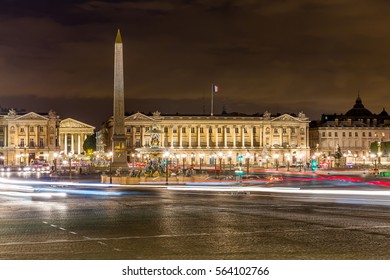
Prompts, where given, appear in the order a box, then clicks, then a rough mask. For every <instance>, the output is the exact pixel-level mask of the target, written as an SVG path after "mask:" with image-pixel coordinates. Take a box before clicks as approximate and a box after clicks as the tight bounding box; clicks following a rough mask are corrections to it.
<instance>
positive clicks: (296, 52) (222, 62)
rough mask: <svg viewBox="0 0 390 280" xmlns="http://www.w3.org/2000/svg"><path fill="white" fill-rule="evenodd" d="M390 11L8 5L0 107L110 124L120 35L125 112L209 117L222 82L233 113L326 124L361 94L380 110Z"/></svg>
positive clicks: (300, 0)
mask: <svg viewBox="0 0 390 280" xmlns="http://www.w3.org/2000/svg"><path fill="white" fill-rule="evenodd" d="M389 12H390V3H388V1H383V0H372V1H368V0H355V1H353V0H327V1H325V0H323V1H310V0H275V1H265V0H263V1H259V0H230V1H229V0H213V1H209V0H194V1H188V0H171V1H157V0H150V1H125V0H123V1H86V0H68V1H53V0H50V1H49V0H46V1H43V0H37V1H30V0H24V1H23V0H19V1H2V8H1V10H0V36H1V38H2V40H1V42H0V97H1V99H0V100H3V102H0V104H3V103H4V102H8V101H12V102H14V103H15V104H7V106H9V107H26V109H28V110H31V111H33V110H38V109H39V110H44V111H48V110H49V109H54V110H56V111H61V112H64V114H67V116H71V115H72V114H74V117H79V118H80V119H86V120H88V119H91V120H93V121H94V123H93V125H97V123H98V121H97V119H99V118H100V117H101V120H99V123H100V121H104V120H105V118H106V116H107V115H110V112H112V111H111V110H112V106H111V104H112V90H113V89H112V88H113V47H114V40H115V34H116V30H117V28H121V31H122V37H123V41H124V51H125V53H124V55H125V92H126V98H127V100H128V102H127V104H126V109H127V111H154V110H159V111H161V112H163V113H176V112H180V113H185V112H188V113H202V112H203V110H204V109H203V108H209V101H210V85H211V83H217V84H218V85H219V86H220V87H221V89H222V92H221V94H220V95H219V96H218V98H219V100H218V98H217V99H216V102H220V103H219V104H218V103H217V104H218V106H220V108H222V103H223V104H225V106H226V107H227V109H228V111H242V112H245V113H250V114H251V113H256V112H264V111H265V110H269V111H280V112H295V113H297V112H299V111H302V110H303V111H304V112H306V113H307V114H308V115H309V116H310V117H311V118H318V117H319V116H320V114H321V113H324V112H326V113H332V112H336V113H342V112H346V111H347V110H348V109H349V108H350V107H352V105H353V103H354V100H355V98H356V96H357V92H358V91H360V95H361V97H362V99H363V102H364V104H365V106H366V107H367V108H369V109H370V110H371V111H373V112H379V111H380V110H382V107H386V106H387V104H386V103H387V100H389V98H388V97H389V92H390V91H389V88H390V80H389V77H390V58H389V57H388V55H387V52H388V49H389V48H390V29H388V28H387V27H388V26H389V25H390V18H389V17H388V14H389ZM9 96H12V97H14V99H12V98H9ZM27 100H28V101H27ZM22 102H25V104H24V105H20V104H21V103H22ZM88 103H89V104H94V105H93V106H77V105H76V104H88ZM204 104H206V105H204ZM66 106H69V107H66ZM57 108H59V109H57ZM208 110H209V109H208ZM102 112H105V113H103V114H101V113H102ZM216 112H218V110H216ZM90 116H94V117H92V118H91V117H90Z"/></svg>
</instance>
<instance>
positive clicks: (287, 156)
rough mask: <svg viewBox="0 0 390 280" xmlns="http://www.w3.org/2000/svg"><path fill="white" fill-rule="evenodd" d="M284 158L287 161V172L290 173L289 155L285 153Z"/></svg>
mask: <svg viewBox="0 0 390 280" xmlns="http://www.w3.org/2000/svg"><path fill="white" fill-rule="evenodd" d="M285 156H286V161H287V171H290V154H289V153H287V154H285Z"/></svg>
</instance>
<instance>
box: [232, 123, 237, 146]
mask: <svg viewBox="0 0 390 280" xmlns="http://www.w3.org/2000/svg"><path fill="white" fill-rule="evenodd" d="M236 142H237V140H236V126H235V125H234V126H233V148H234V149H235V148H237V146H236Z"/></svg>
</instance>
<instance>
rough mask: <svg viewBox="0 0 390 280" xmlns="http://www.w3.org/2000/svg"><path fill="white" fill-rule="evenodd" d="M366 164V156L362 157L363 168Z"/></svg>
mask: <svg viewBox="0 0 390 280" xmlns="http://www.w3.org/2000/svg"><path fill="white" fill-rule="evenodd" d="M365 164H366V156H363V167H364V165H365Z"/></svg>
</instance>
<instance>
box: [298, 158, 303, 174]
mask: <svg viewBox="0 0 390 280" xmlns="http://www.w3.org/2000/svg"><path fill="white" fill-rule="evenodd" d="M298 157H299V172H301V171H302V158H303V154H299V155H298Z"/></svg>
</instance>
